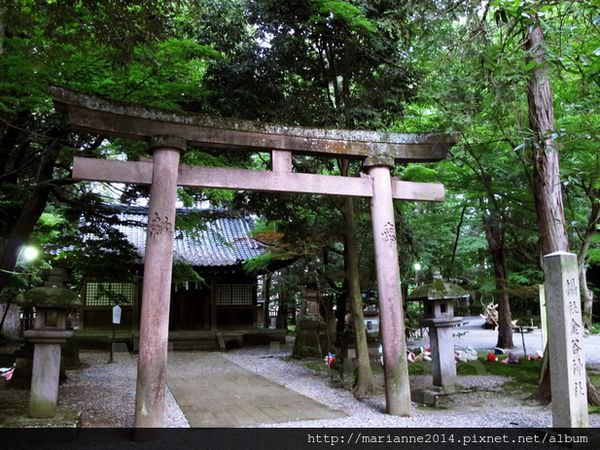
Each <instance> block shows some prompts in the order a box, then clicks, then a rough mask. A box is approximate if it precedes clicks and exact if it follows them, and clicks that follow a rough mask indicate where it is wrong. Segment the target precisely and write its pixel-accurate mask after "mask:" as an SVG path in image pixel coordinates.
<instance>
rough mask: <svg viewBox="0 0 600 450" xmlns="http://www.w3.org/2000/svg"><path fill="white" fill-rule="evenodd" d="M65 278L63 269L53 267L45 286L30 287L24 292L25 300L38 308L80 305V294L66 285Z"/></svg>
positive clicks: (66, 307)
mask: <svg viewBox="0 0 600 450" xmlns="http://www.w3.org/2000/svg"><path fill="white" fill-rule="evenodd" d="M64 280H65V273H64V270H63V269H52V270H51V271H50V274H49V276H48V281H46V283H44V286H43V287H37V288H33V289H30V290H28V291H26V292H25V293H24V294H23V297H24V299H25V302H26V303H27V304H30V305H33V306H35V307H38V308H39V307H41V308H55V309H71V308H74V307H77V306H79V305H80V302H79V296H78V295H77V293H75V292H73V291H72V290H70V289H67V288H66V287H65V285H64Z"/></svg>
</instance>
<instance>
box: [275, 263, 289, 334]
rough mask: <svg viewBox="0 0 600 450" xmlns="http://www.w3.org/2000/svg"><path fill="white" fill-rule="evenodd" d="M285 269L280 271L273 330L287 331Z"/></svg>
mask: <svg viewBox="0 0 600 450" xmlns="http://www.w3.org/2000/svg"><path fill="white" fill-rule="evenodd" d="M286 272H287V268H283V269H281V277H280V278H279V283H280V284H281V287H280V289H279V301H278V308H277V318H276V319H275V328H277V329H283V330H287V327H288V288H287V286H286V279H285V278H286Z"/></svg>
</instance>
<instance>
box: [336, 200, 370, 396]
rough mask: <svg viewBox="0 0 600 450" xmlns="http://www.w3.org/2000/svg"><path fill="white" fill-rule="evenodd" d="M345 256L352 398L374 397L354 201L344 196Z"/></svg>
mask: <svg viewBox="0 0 600 450" xmlns="http://www.w3.org/2000/svg"><path fill="white" fill-rule="evenodd" d="M343 202H344V205H343V216H344V253H345V256H346V258H345V262H346V277H347V286H348V297H349V300H350V301H349V303H350V313H351V315H352V324H353V325H354V326H353V328H354V340H355V344H356V360H357V367H356V381H355V384H354V395H355V396H356V397H358V398H365V397H368V396H370V395H372V394H373V390H374V382H373V372H372V370H371V364H370V363H369V348H368V345H367V332H366V329H365V318H364V314H363V304H362V297H361V293H360V282H359V273H358V250H357V248H356V226H355V222H354V201H353V200H352V198H350V197H344V200H343Z"/></svg>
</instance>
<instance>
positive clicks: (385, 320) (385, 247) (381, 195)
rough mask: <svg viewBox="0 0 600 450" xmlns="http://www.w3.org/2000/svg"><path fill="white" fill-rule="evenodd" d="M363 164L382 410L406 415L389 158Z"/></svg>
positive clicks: (408, 403) (407, 397) (405, 366)
mask: <svg viewBox="0 0 600 450" xmlns="http://www.w3.org/2000/svg"><path fill="white" fill-rule="evenodd" d="M365 167H366V168H367V170H368V173H369V175H370V176H371V178H372V179H373V197H372V199H371V220H372V224H373V238H374V241H375V262H376V267H377V287H378V290H379V311H380V312H379V314H380V316H381V317H380V321H381V337H382V340H383V362H384V377H385V400H386V411H387V413H388V414H392V415H397V416H409V415H410V414H411V401H410V386H409V381H408V362H407V359H406V341H405V334H404V314H403V311H402V294H401V291H400V271H399V266H398V249H397V247H396V225H395V218H394V204H393V198H392V181H391V177H390V167H393V159H390V160H387V159H383V158H379V159H377V160H374V159H372V158H368V159H367V160H366V161H365Z"/></svg>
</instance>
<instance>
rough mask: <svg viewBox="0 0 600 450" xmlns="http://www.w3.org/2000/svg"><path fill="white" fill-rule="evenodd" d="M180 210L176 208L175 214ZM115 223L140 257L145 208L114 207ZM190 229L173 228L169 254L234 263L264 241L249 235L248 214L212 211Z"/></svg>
mask: <svg viewBox="0 0 600 450" xmlns="http://www.w3.org/2000/svg"><path fill="white" fill-rule="evenodd" d="M181 212H182V211H179V210H178V214H179V213H181ZM183 212H184V213H185V211H183ZM115 216H117V217H118V219H119V222H120V223H119V224H117V225H113V227H114V228H116V229H117V230H118V231H120V232H121V233H123V235H124V236H125V238H126V239H127V241H129V242H130V243H131V244H132V245H133V246H134V247H135V249H136V251H137V253H138V254H139V255H140V257H141V258H142V261H143V258H144V253H145V249H146V224H147V221H148V216H147V210H146V209H145V208H135V209H134V210H122V211H116V212H115ZM201 222H202V223H201V225H199V226H198V227H197V228H194V229H191V230H189V229H186V230H181V229H177V228H176V229H175V238H174V245H173V258H174V260H175V261H176V262H177V261H178V262H182V263H185V264H189V265H192V266H235V265H238V264H240V263H243V262H244V261H246V260H248V259H250V258H254V257H256V256H259V255H261V254H262V253H264V245H262V244H261V243H259V242H258V241H256V240H254V239H253V238H252V236H251V234H252V230H253V228H254V225H255V219H253V218H251V217H248V216H239V217H234V216H227V215H224V214H218V215H212V216H209V217H207V218H205V219H203V220H202V221H201Z"/></svg>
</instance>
